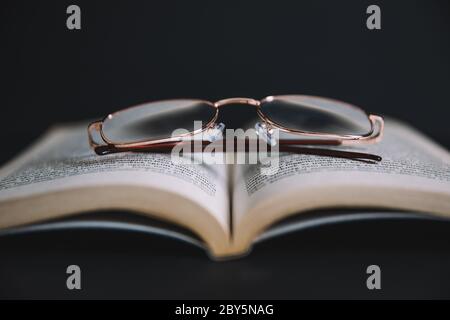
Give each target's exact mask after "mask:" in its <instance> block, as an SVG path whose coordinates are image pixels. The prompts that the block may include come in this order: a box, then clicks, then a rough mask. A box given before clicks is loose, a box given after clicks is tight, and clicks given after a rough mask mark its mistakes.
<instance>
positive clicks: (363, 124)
mask: <svg viewBox="0 0 450 320" xmlns="http://www.w3.org/2000/svg"><path fill="white" fill-rule="evenodd" d="M231 104H242V105H247V106H251V107H254V108H255V110H256V114H257V115H258V117H259V122H257V123H256V124H255V129H256V133H257V134H258V135H259V136H260V137H262V138H263V139H265V140H266V142H267V143H268V144H270V145H274V144H275V143H278V144H279V146H280V147H281V148H280V151H284V150H283V148H284V149H285V150H288V151H292V150H289V146H296V145H352V144H363V143H373V142H377V141H379V140H380V139H381V137H382V133H383V127H384V122H383V118H382V117H381V116H378V115H373V114H367V113H366V112H365V111H363V110H362V109H360V108H358V107H356V106H353V105H351V104H348V103H345V102H341V101H337V100H332V99H328V98H322V97H314V96H307V95H282V96H269V97H266V98H264V99H262V100H254V99H250V98H230V99H224V100H220V101H217V102H214V103H213V102H209V101H204V100H194V99H176V100H163V101H156V102H149V103H144V104H140V105H137V106H133V107H129V108H127V109H123V110H121V111H117V112H114V113H112V114H109V115H108V116H106V117H105V118H104V119H103V120H99V121H95V122H93V123H91V124H90V125H89V126H88V136H89V144H90V146H91V147H92V148H93V149H94V150H95V152H96V153H97V154H99V155H102V154H106V153H110V152H122V151H152V150H155V151H157V150H162V149H165V148H171V147H173V146H175V145H176V144H178V143H182V142H183V141H186V139H187V138H192V137H194V136H197V135H199V134H203V137H205V136H206V139H205V138H203V140H204V141H203V143H204V144H208V143H211V142H213V141H214V140H217V134H216V133H217V132H221V131H223V129H224V125H223V124H218V123H217V119H218V116H219V112H220V110H221V108H222V107H224V106H227V105H231ZM195 121H201V126H199V127H195V124H194V123H195ZM179 128H184V129H185V131H184V132H183V133H181V134H177V135H173V132H174V130H176V129H179ZM274 130H278V131H279V132H280V133H281V134H280V139H279V140H278V141H272V136H273V132H274ZM211 132H213V133H214V134H213V135H208V134H206V135H205V133H211ZM95 134H96V137H97V139H95V138H94V135H95ZM95 140H97V141H95ZM99 140H102V141H100V142H98V141H99ZM290 149H292V148H290ZM345 153H346V152H344V154H345ZM347 153H348V152H347ZM352 154H355V155H360V156H359V157H361V158H369V159H371V160H377V161H379V160H381V158H380V157H378V156H374V155H367V154H362V153H352ZM370 156H372V157H370Z"/></svg>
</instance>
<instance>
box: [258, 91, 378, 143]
mask: <svg viewBox="0 0 450 320" xmlns="http://www.w3.org/2000/svg"><path fill="white" fill-rule="evenodd" d="M260 111H261V112H262V113H263V114H264V115H265V116H266V117H267V118H269V119H270V120H271V121H273V122H274V123H276V124H278V125H280V126H282V127H285V128H288V129H291V130H297V131H303V132H315V133H323V134H337V135H358V136H359V135H365V134H368V133H369V132H370V130H371V124H370V121H369V118H368V116H367V114H366V113H365V112H364V111H362V110H361V109H359V108H356V107H353V106H351V105H348V104H346V103H343V102H339V101H336V100H330V99H325V98H319V97H311V96H301V95H287V96H277V97H274V98H270V99H267V100H265V101H263V102H262V103H261V106H260Z"/></svg>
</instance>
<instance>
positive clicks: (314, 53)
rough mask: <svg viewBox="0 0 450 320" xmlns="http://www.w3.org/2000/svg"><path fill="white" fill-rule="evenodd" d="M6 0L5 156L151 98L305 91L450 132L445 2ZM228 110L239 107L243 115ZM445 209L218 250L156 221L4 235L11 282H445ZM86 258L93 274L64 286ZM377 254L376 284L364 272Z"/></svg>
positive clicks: (284, 292)
mask: <svg viewBox="0 0 450 320" xmlns="http://www.w3.org/2000/svg"><path fill="white" fill-rule="evenodd" d="M72 3H73V2H72V1H56V0H54V1H45V2H36V1H3V2H2V4H1V6H0V41H1V44H0V47H1V50H0V80H1V82H2V83H1V87H0V88H1V89H0V94H1V98H2V102H1V105H0V111H1V116H0V119H1V120H2V123H1V126H0V133H1V134H2V150H1V151H0V163H4V162H5V161H7V160H8V159H10V158H11V157H12V156H13V155H15V154H16V153H17V152H18V151H20V150H22V149H23V148H24V147H25V146H27V145H28V144H29V143H31V142H32V141H33V140H34V139H35V138H37V137H38V136H39V135H41V134H42V132H43V131H44V130H45V129H46V128H47V127H48V126H50V125H52V124H54V123H56V122H64V121H75V120H82V119H87V118H98V117H102V116H104V115H105V114H107V113H109V112H111V111H114V110H117V109H120V108H123V107H126V106H128V105H132V104H136V103H140V102H143V101H147V100H154V99H164V98H177V97H196V98H205V99H211V100H216V99H220V98H225V97H230V96H249V97H255V98H261V97H264V96H266V95H270V94H281V93H307V94H315V95H322V96H328V97H333V98H338V99H342V100H345V101H348V102H351V103H354V104H357V105H360V106H362V107H363V108H365V109H366V110H368V111H371V112H373V113H381V114H387V115H391V116H394V117H397V118H400V119H402V120H405V121H407V122H410V123H411V124H413V125H414V126H415V127H417V128H419V129H420V130H421V131H423V132H425V133H426V134H428V135H429V136H431V137H432V138H433V139H435V140H436V141H438V142H440V143H441V144H443V145H445V146H447V147H450V131H449V129H448V128H449V125H448V119H449V117H450V108H449V107H448V106H449V104H450V95H449V92H450V61H449V57H450V41H449V39H450V19H449V17H450V15H449V13H450V3H449V2H448V1H446V0H442V1H437V0H436V1H426V0H422V1H376V4H378V5H380V6H381V9H382V30H380V31H369V30H367V29H366V27H365V19H366V14H365V10H366V8H367V6H368V5H369V4H372V3H373V2H372V1H359V0H354V1H345V2H341V1H317V0H316V1H312V0H311V1H290V2H287V1H276V2H274V1H245V2H243V1H239V2H236V3H231V2H229V1H226V2H225V1H224V2H223V3H218V2H211V1H195V2H192V1H121V2H112V1H81V0H80V1H76V4H78V5H79V6H80V7H81V9H82V19H83V20H82V30H81V31H69V30H67V29H66V27H65V19H66V14H65V10H66V7H67V6H68V5H69V4H72ZM243 112H247V111H240V113H235V112H234V113H233V114H232V115H230V116H229V118H228V119H229V120H236V119H240V118H241V117H242V118H243V117H244V115H243ZM449 235H450V228H449V226H448V223H444V222H419V221H415V222H412V221H410V222H402V221H395V222H373V223H371V222H364V223H351V224H348V225H340V226H335V227H324V228H318V229H314V230H310V231H305V232H301V233H298V234H293V235H290V236H286V237H283V238H280V239H274V240H273V241H268V242H267V243H263V244H261V245H258V246H257V247H256V248H255V250H254V252H253V253H252V254H251V255H250V256H249V257H247V258H244V259H242V260H237V261H230V262H224V263H216V262H212V261H210V260H209V259H208V258H207V257H206V255H205V254H204V253H203V252H202V251H201V250H199V249H196V248H194V247H190V246H187V245H185V244H182V243H179V242H176V241H172V240H167V239H160V238H154V237H151V236H143V235H134V234H128V233H120V232H119V233H117V232H105V231H98V232H93V231H73V232H63V233H50V234H43V235H33V236H23V237H22V236H21V237H15V238H9V239H8V240H1V241H0V295H1V297H53V298H57V297H58V298H59V297H67V298H72V297H98V298H100V297H102V298H104V297H156V298H166V297H167V298H168V297H170V298H175V297H179V298H197V297H202V298H212V297H228V298H241V297H245V298H259V297H267V298H269V297H270V298H281V297H283V298H300V297H301V298H315V297H336V298H346V297H354V298H379V297H385V298H387V297H396V298H400V297H401V298H408V297H415V298H417V297H422V298H440V297H447V298H450V292H449V290H450V289H449V288H450V280H449V270H450V253H449V247H450V241H449V240H450V236H449ZM68 264H79V265H80V266H81V267H82V270H83V290H82V291H81V292H69V291H68V290H66V289H65V279H66V274H65V267H66V266H67V265H68ZM368 264H379V265H380V266H381V267H382V272H383V278H382V279H383V280H382V287H383V289H382V291H381V292H369V291H368V290H367V289H366V288H365V278H366V274H365V267H366V266H367V265H368Z"/></svg>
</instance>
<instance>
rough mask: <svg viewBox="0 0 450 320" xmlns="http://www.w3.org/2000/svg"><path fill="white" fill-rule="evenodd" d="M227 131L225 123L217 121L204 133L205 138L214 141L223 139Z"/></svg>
mask: <svg viewBox="0 0 450 320" xmlns="http://www.w3.org/2000/svg"><path fill="white" fill-rule="evenodd" d="M224 131H225V125H224V124H223V123H216V124H215V125H214V126H213V127H211V128H208V129H207V130H206V131H205V132H204V133H203V140H207V141H209V142H214V141H217V140H222V139H223V133H224Z"/></svg>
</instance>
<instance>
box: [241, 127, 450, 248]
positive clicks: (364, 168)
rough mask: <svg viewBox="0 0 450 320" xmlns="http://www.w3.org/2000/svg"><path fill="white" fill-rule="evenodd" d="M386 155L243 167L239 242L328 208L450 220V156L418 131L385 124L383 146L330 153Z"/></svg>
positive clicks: (290, 158) (284, 159)
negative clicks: (267, 168) (267, 169)
mask: <svg viewBox="0 0 450 320" xmlns="http://www.w3.org/2000/svg"><path fill="white" fill-rule="evenodd" d="M329 148H330V149H332V148H335V149H340V150H342V149H344V150H353V151H356V152H367V153H372V154H377V155H381V156H382V158H383V159H382V161H381V162H379V163H365V162H361V161H355V160H351V159H342V158H333V157H324V156H315V155H301V154H284V155H281V157H280V159H279V166H278V169H277V170H276V171H275V173H274V174H272V175H264V174H262V173H261V172H262V171H261V165H250V166H237V167H236V168H235V171H236V174H235V178H234V181H235V182H234V184H235V187H234V193H233V225H234V230H235V235H236V237H235V241H236V242H237V243H239V242H240V243H241V244H240V245H243V242H250V241H251V239H252V238H253V237H255V236H256V235H257V234H258V233H261V232H262V231H263V229H265V228H266V227H267V226H268V225H269V224H272V223H274V222H275V221H277V220H279V219H281V218H283V217H286V216H288V215H290V214H295V213H298V212H300V211H304V210H311V209H318V208H327V207H378V208H392V209H410V210H417V211H423V212H425V213H436V214H440V215H448V216H450V156H449V153H448V152H447V151H446V150H445V149H442V148H441V147H439V146H438V145H436V144H434V143H433V142H431V141H430V140H428V139H427V138H426V137H424V136H423V135H421V134H420V133H418V132H417V131H415V130H414V129H412V128H410V127H408V126H406V125H403V124H401V123H399V122H396V121H394V120H387V121H386V124H385V134H384V138H383V140H382V141H381V142H380V143H378V144H372V145H365V146H353V147H329Z"/></svg>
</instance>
